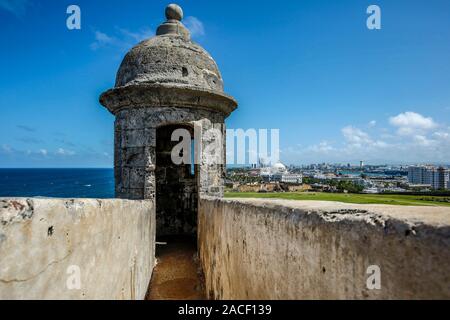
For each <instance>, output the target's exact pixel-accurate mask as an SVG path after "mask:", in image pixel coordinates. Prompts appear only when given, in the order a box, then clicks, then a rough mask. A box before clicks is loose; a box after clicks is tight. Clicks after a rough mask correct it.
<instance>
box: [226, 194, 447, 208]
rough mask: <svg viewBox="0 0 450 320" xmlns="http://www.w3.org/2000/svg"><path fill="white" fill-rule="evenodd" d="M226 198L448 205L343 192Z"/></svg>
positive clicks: (428, 198)
mask: <svg viewBox="0 0 450 320" xmlns="http://www.w3.org/2000/svg"><path fill="white" fill-rule="evenodd" d="M225 197H227V198H264V199H286V200H317V201H338V202H345V203H359V204H390V205H400V206H446V207H450V197H437V196H411V195H384V194H344V193H304V192H289V193H251V192H248V193H247V192H242V193H241V192H227V193H225Z"/></svg>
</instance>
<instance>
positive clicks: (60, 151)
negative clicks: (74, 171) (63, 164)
mask: <svg viewBox="0 0 450 320" xmlns="http://www.w3.org/2000/svg"><path fill="white" fill-rule="evenodd" d="M56 154H57V155H60V156H73V155H75V152H73V151H70V150H66V149H63V148H59V149H58V151H56Z"/></svg>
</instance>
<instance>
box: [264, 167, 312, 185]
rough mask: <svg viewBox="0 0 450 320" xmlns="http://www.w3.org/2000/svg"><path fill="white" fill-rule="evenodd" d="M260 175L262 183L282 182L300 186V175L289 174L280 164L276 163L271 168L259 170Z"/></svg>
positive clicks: (301, 176)
mask: <svg viewBox="0 0 450 320" xmlns="http://www.w3.org/2000/svg"><path fill="white" fill-rule="evenodd" d="M260 175H261V178H262V179H263V181H264V182H282V183H295V184H301V183H302V182H303V175H302V174H300V173H289V172H288V170H287V169H286V167H285V166H284V165H283V164H282V163H276V164H274V165H273V166H271V167H264V168H261V169H260Z"/></svg>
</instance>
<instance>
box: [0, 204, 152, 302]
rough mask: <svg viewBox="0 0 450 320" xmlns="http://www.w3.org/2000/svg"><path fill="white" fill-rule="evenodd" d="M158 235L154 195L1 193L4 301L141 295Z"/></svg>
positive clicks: (0, 284)
mask: <svg viewBox="0 0 450 320" xmlns="http://www.w3.org/2000/svg"><path fill="white" fill-rule="evenodd" d="M154 239H155V212H154V204H153V202H152V201H128V200H81V199H75V200H56V199H0V300H1V299H143V298H144V297H145V294H146V291H147V288H148V284H149V282H150V277H151V274H152V270H153V266H154V263H155V260H154V257H155V240H154ZM78 268H79V269H78ZM77 270H79V272H80V273H79V274H80V280H81V283H80V284H81V287H80V289H79V290H76V289H73V290H70V289H69V287H68V286H67V281H68V280H69V284H70V283H72V285H73V284H75V285H76V281H75V282H71V281H70V280H73V279H74V278H69V277H71V276H76V274H77V272H78V271H77ZM72 288H73V287H72Z"/></svg>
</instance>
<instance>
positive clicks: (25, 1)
mask: <svg viewBox="0 0 450 320" xmlns="http://www.w3.org/2000/svg"><path fill="white" fill-rule="evenodd" d="M29 3H30V1H29V0H0V8H2V9H4V10H6V11H9V12H11V13H12V14H14V15H15V16H17V17H19V18H21V17H23V16H24V15H25V12H26V10H27V7H28V5H29Z"/></svg>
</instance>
